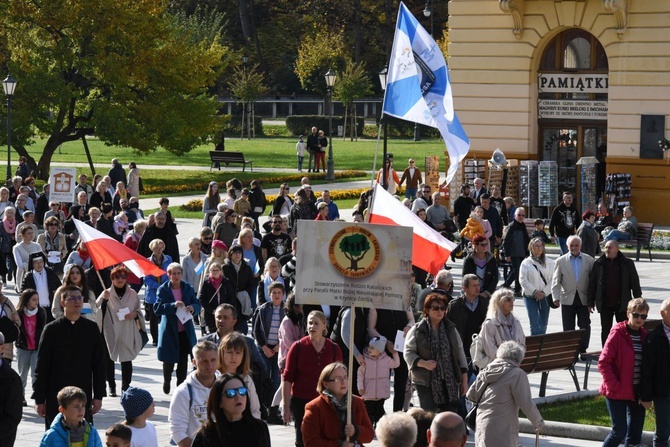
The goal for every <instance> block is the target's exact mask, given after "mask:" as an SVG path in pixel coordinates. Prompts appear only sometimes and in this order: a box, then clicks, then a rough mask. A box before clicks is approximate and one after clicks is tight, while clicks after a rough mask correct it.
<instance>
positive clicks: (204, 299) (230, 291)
mask: <svg viewBox="0 0 670 447" xmlns="http://www.w3.org/2000/svg"><path fill="white" fill-rule="evenodd" d="M216 292H217V289H215V288H214V286H213V285H212V283H211V281H210V280H209V279H206V280H205V281H203V283H202V287H200V291H199V292H198V301H200V305H201V306H202V308H203V310H204V311H205V324H206V325H207V327H208V328H216V321H215V320H214V311H215V310H216V308H217V307H218V306H219V305H220V304H224V303H228V304H231V305H233V306H234V307H235V310H237V315H238V318H239V316H240V315H241V314H242V309H241V307H240V302H239V300H238V299H237V295H236V294H235V289H234V287H233V283H232V282H231V281H230V280H229V279H228V278H227V277H224V278H223V282H221V287H220V288H219V289H218V292H219V293H218V296H217V293H216Z"/></svg>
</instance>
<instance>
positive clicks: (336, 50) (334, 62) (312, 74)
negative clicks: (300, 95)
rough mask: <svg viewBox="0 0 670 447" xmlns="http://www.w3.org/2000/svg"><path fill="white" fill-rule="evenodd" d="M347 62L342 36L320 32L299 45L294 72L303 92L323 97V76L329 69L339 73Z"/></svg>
mask: <svg viewBox="0 0 670 447" xmlns="http://www.w3.org/2000/svg"><path fill="white" fill-rule="evenodd" d="M349 60H350V58H349V56H348V53H347V50H346V45H345V42H344V39H343V37H342V34H337V33H329V32H321V33H317V34H315V35H314V36H307V37H305V39H304V40H303V41H302V43H301V44H300V48H299V49H298V60H297V61H296V64H295V72H296V74H297V75H298V78H299V79H300V83H301V84H302V87H303V88H304V89H305V90H309V91H312V92H318V93H320V94H322V95H325V93H326V83H325V81H324V78H323V75H324V74H325V73H326V72H327V71H328V70H329V69H331V68H332V69H333V70H335V71H336V72H341V71H342V70H343V69H344V67H345V66H346V65H347V62H348V61H349Z"/></svg>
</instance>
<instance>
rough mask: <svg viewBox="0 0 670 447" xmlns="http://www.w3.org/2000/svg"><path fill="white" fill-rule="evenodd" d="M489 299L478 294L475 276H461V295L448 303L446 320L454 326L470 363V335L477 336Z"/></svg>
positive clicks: (477, 282) (477, 281) (477, 279)
mask: <svg viewBox="0 0 670 447" xmlns="http://www.w3.org/2000/svg"><path fill="white" fill-rule="evenodd" d="M488 307H489V299H488V298H484V297H483V296H481V295H480V294H479V278H478V277H477V275H473V274H468V275H464V276H463V293H462V295H461V296H459V297H458V298H455V299H453V300H451V301H450V302H449V307H448V308H447V318H448V319H449V320H450V321H452V322H453V323H454V324H455V325H456V329H457V330H458V335H460V336H461V340H462V341H463V350H464V351H465V357H466V358H467V359H468V364H469V363H470V360H471V358H470V345H471V344H472V334H478V333H479V331H480V330H481V328H482V323H484V320H486V311H487V310H488Z"/></svg>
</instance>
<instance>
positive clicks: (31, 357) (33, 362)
mask: <svg viewBox="0 0 670 447" xmlns="http://www.w3.org/2000/svg"><path fill="white" fill-rule="evenodd" d="M16 359H17V360H18V368H19V375H20V376H21V384H22V385H23V392H24V393H25V391H26V381H27V380H28V372H29V371H30V377H32V379H33V383H35V366H37V349H36V350H34V351H28V350H26V349H21V348H17V349H16Z"/></svg>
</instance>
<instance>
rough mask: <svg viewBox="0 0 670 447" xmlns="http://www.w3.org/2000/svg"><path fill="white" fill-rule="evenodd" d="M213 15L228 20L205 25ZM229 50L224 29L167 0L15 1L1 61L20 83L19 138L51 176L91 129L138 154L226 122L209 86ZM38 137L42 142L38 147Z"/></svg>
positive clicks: (1, 12)
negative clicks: (176, 9)
mask: <svg viewBox="0 0 670 447" xmlns="http://www.w3.org/2000/svg"><path fill="white" fill-rule="evenodd" d="M212 20H214V21H216V20H219V21H220V22H221V25H222V19H221V18H219V19H217V18H212V17H209V22H208V23H206V24H205V23H204V22H205V21H203V27H204V26H209V27H211V21H212ZM228 53H229V49H228V48H226V47H225V46H224V44H223V42H222V41H221V39H220V34H217V33H211V32H205V31H203V30H202V29H201V28H200V27H199V26H198V24H197V23H195V24H194V23H193V21H191V22H188V23H186V21H185V20H179V18H178V17H177V16H174V15H171V14H169V13H168V11H167V7H166V4H165V2H163V1H160V0H43V1H31V2H28V1H25V0H5V1H4V2H2V4H1V5H0V62H1V63H2V65H3V66H4V67H6V69H7V70H8V71H9V72H10V73H11V74H12V76H13V77H14V79H16V80H17V81H18V87H17V90H16V92H15V98H14V107H13V109H12V114H13V119H12V122H13V125H14V126H13V127H14V129H13V130H14V131H13V138H12V140H13V141H12V142H13V146H14V148H15V149H16V150H17V152H19V154H21V155H25V156H27V157H28V159H29V163H31V164H33V165H34V164H35V160H36V159H39V163H38V166H37V171H38V175H39V176H40V177H42V178H45V177H47V176H48V171H49V165H50V162H51V157H52V155H53V153H54V151H55V150H56V149H57V148H58V146H59V145H60V144H62V143H64V142H67V141H73V140H78V139H82V138H85V137H86V136H90V135H96V136H97V137H99V138H100V139H101V140H102V141H104V142H106V143H109V144H114V145H119V146H126V147H129V148H133V149H134V150H136V151H138V152H146V151H150V150H155V149H157V148H158V147H162V148H165V149H167V150H168V151H170V152H172V153H175V154H183V153H185V152H188V151H189V150H191V149H192V148H193V147H195V146H196V145H198V144H201V143H202V142H204V141H205V140H206V139H207V138H208V137H209V136H210V135H211V134H212V133H213V132H214V131H215V130H216V129H217V127H218V118H217V107H218V103H217V101H216V98H215V97H214V96H213V95H212V94H211V93H210V91H209V90H208V88H210V87H211V86H213V85H214V82H215V81H216V79H217V76H218V75H219V73H220V71H221V70H222V69H225V68H226V66H227V64H229V62H228V59H227V56H228ZM35 135H41V136H43V137H45V138H46V143H45V144H44V146H43V147H42V148H35V149H33V148H32V147H30V146H32V145H34V144H35V140H34V136H35ZM29 147H30V148H29ZM33 155H34V156H33Z"/></svg>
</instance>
